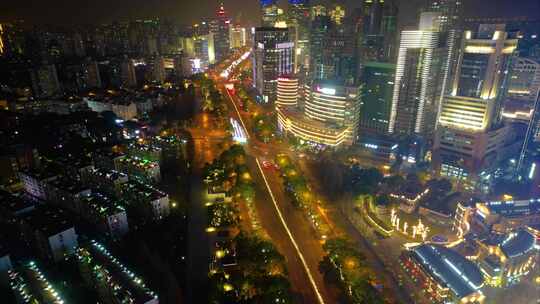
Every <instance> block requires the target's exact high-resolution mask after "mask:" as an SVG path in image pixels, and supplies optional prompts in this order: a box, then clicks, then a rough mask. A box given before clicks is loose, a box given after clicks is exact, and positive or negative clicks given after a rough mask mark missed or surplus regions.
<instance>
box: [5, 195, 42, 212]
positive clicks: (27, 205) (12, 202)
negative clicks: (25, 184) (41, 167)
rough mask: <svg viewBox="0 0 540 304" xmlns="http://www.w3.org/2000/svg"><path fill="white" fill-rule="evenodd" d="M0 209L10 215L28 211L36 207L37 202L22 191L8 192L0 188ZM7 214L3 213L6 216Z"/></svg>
mask: <svg viewBox="0 0 540 304" xmlns="http://www.w3.org/2000/svg"><path fill="white" fill-rule="evenodd" d="M0 202H1V203H0V209H3V210H4V211H5V212H8V213H9V214H10V215H19V214H22V213H25V212H29V211H31V210H33V209H34V208H36V206H37V202H36V201H35V200H32V199H30V198H29V197H28V196H26V195H24V194H23V193H15V194H14V193H9V192H7V191H3V190H0ZM6 215H7V214H4V216H6Z"/></svg>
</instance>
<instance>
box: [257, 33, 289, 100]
mask: <svg viewBox="0 0 540 304" xmlns="http://www.w3.org/2000/svg"><path fill="white" fill-rule="evenodd" d="M254 47H255V52H254V56H253V74H254V75H253V80H254V83H255V87H256V88H257V91H258V92H259V94H260V95H261V96H262V102H264V103H268V102H270V103H273V102H274V101H275V100H276V97H277V80H278V77H279V76H281V75H290V74H292V73H293V69H294V42H291V41H290V40H289V31H288V29H286V28H275V27H258V28H256V29H255V45H254Z"/></svg>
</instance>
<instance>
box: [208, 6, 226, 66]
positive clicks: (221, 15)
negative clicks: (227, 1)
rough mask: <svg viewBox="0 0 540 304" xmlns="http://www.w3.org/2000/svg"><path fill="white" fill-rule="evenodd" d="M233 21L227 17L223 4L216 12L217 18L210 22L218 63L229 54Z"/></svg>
mask: <svg viewBox="0 0 540 304" xmlns="http://www.w3.org/2000/svg"><path fill="white" fill-rule="evenodd" d="M230 26H231V20H230V19H229V17H228V16H227V12H226V11H225V7H224V5H223V2H222V3H221V4H220V6H219V9H218V10H217V12H216V17H215V18H214V19H213V20H212V21H211V22H210V32H211V33H212V35H213V36H214V51H215V54H216V61H220V60H223V59H224V58H225V57H227V55H228V54H229V50H230V46H231V42H230V35H229V28H230Z"/></svg>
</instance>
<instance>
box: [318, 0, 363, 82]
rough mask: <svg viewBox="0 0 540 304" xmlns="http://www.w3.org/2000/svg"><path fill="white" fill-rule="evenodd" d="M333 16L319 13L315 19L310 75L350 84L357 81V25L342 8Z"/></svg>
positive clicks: (319, 78)
mask: <svg viewBox="0 0 540 304" xmlns="http://www.w3.org/2000/svg"><path fill="white" fill-rule="evenodd" d="M334 11H336V10H334ZM334 17H335V18H332V17H331V16H317V17H315V19H314V20H313V22H312V27H311V37H310V45H311V47H310V73H309V78H310V79H312V80H314V79H317V80H337V81H339V82H343V83H346V84H347V85H350V84H353V83H355V82H356V77H357V71H358V62H357V59H358V56H357V52H356V40H355V39H354V29H355V28H354V26H353V24H352V23H351V22H349V21H350V20H351V19H350V18H346V16H345V10H343V9H342V8H339V9H337V12H336V13H335V14H334Z"/></svg>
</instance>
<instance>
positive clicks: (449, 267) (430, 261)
mask: <svg viewBox="0 0 540 304" xmlns="http://www.w3.org/2000/svg"><path fill="white" fill-rule="evenodd" d="M412 254H413V256H414V257H415V258H416V260H417V261H418V262H419V263H421V264H422V266H423V267H424V269H426V270H427V271H429V272H430V273H431V275H432V276H433V277H434V278H436V279H437V280H438V281H439V282H440V283H441V284H442V285H445V286H448V287H449V288H450V289H451V290H452V291H453V292H454V293H455V294H456V295H457V296H458V297H459V298H463V297H466V296H468V295H470V294H472V293H474V292H476V291H477V290H479V289H480V288H481V287H482V285H483V282H484V279H483V277H482V273H481V272H480V270H479V269H478V267H477V266H476V265H475V264H474V263H473V262H471V261H469V260H467V259H466V258H464V257H463V256H461V255H459V254H458V253H457V252H455V251H453V250H451V249H449V248H446V247H443V246H439V245H432V244H423V245H420V246H418V247H415V248H414V249H413V250H412Z"/></svg>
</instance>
